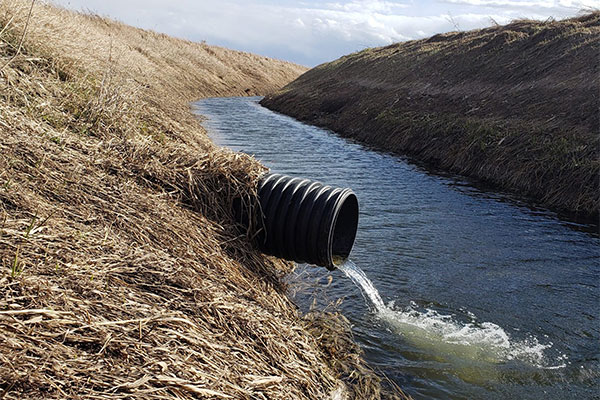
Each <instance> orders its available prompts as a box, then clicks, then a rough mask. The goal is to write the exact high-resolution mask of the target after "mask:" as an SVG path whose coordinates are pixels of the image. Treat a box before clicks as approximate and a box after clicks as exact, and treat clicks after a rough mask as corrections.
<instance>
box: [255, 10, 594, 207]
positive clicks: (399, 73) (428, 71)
mask: <svg viewBox="0 0 600 400" xmlns="http://www.w3.org/2000/svg"><path fill="white" fill-rule="evenodd" d="M599 45H600V13H592V14H588V15H586V16H582V17H580V18H573V19H568V20H563V21H548V22H536V21H517V22H514V23H511V24H509V25H506V26H495V27H491V28H487V29H483V30H475V31H470V32H453V33H448V34H440V35H436V36H433V37H431V38H429V39H425V40H419V41H410V42H405V43H398V44H394V45H391V46H387V47H382V48H373V49H367V50H364V51H361V52H358V53H354V54H350V55H348V56H345V57H342V58H340V59H338V60H336V61H333V62H331V63H328V64H323V65H320V66H318V67H316V68H314V69H312V70H310V71H308V72H307V73H305V74H304V75H302V76H301V77H299V78H298V79H297V80H295V81H294V82H292V83H290V84H289V85H287V86H286V87H285V88H284V89H282V90H281V91H280V92H278V93H276V94H275V95H273V96H269V97H267V98H266V99H264V100H263V103H262V104H263V105H266V106H267V107H269V108H272V109H274V110H276V111H280V112H283V113H286V114H289V115H292V116H294V117H296V118H299V119H301V120H303V121H306V122H309V123H312V124H315V125H320V126H325V127H328V128H330V129H332V130H334V131H336V132H339V133H340V134H341V135H343V136H348V137H352V138H355V139H358V140H360V141H363V142H366V143H369V144H371V145H374V146H375V147H378V148H380V149H383V150H386V151H395V152H398V153H402V154H410V155H413V156H415V157H416V158H419V159H421V160H425V161H428V162H431V163H434V164H436V165H438V166H440V167H442V168H444V169H447V170H452V171H455V172H459V173H462V174H465V175H469V176H473V177H476V178H480V179H483V180H486V181H488V182H491V183H493V184H495V185H497V186H500V187H503V188H507V189H510V190H513V191H515V192H517V193H521V194H524V195H527V196H531V197H533V198H535V199H537V200H538V201H540V202H542V203H544V204H546V205H548V206H550V207H553V208H555V209H558V210H567V211H572V212H576V213H579V214H581V215H588V216H589V215H594V214H595V215H597V213H598V210H599V208H600V189H599V173H600V154H599V137H600V135H599V134H600V124H599V118H600V117H599V115H600V114H599V113H598V108H599V100H598V96H599V93H600V86H599V79H600V69H599V63H600V62H599V60H600V57H599V52H600V50H599Z"/></svg>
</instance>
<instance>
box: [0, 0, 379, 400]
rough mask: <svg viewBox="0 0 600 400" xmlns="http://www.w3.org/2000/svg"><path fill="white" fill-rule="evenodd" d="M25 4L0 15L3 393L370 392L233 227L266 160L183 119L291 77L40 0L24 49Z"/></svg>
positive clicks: (273, 266) (356, 361) (338, 338)
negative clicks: (199, 103) (215, 101)
mask: <svg viewBox="0 0 600 400" xmlns="http://www.w3.org/2000/svg"><path fill="white" fill-rule="evenodd" d="M28 6H29V3H28V2H26V1H21V0H10V1H3V2H2V3H1V4H0V32H1V33H0V65H2V64H5V63H7V65H6V66H5V67H4V68H3V69H2V70H1V71H0V99H1V101H0V134H1V135H2V140H1V141H0V260H1V269H0V397H2V398H7V399H10V398H12V399H22V398H61V399H62V398H94V399H98V398H107V399H109V398H110V399H124V398H128V399H131V398H144V399H150V398H156V399H159V398H160V399H165V398H172V399H185V398H233V399H292V398H293V399H321V398H333V397H334V396H335V395H340V397H339V398H344V397H348V396H349V397H355V398H379V397H380V393H379V380H378V378H377V377H375V376H374V375H373V374H372V373H371V372H369V371H368V370H366V369H364V367H363V366H362V361H361V360H360V358H359V357H358V350H357V349H356V348H355V347H352V346H349V345H348V343H347V342H346V341H347V338H348V334H347V332H346V331H345V330H344V329H341V328H340V329H337V330H335V331H330V332H329V333H328V336H327V344H326V345H324V344H322V342H320V341H319V340H317V337H318V336H319V335H321V334H323V332H325V330H326V329H328V328H326V327H327V326H331V324H332V323H338V322H336V321H341V320H337V319H336V318H335V317H334V316H332V317H331V319H328V318H324V317H323V316H321V317H314V316H311V317H310V318H304V317H302V316H301V315H299V314H298V312H297V311H296V309H295V307H294V305H293V304H292V303H291V302H290V301H289V300H288V298H287V296H286V288H285V285H284V284H283V283H282V280H281V277H282V275H283V274H285V273H286V272H287V271H289V269H290V268H291V265H289V264H286V263H283V262H281V261H279V260H276V259H273V258H267V257H265V256H264V255H262V254H260V253H258V252H257V251H256V250H254V249H253V247H252V246H251V245H250V243H249V241H248V239H247V235H246V233H245V232H243V231H241V230H240V229H239V227H238V226H236V225H235V223H234V221H233V216H232V215H231V211H230V210H231V204H232V201H233V199H234V198H236V197H242V198H246V199H247V201H251V199H253V198H254V196H255V187H256V180H257V178H258V176H259V174H260V173H261V172H262V171H263V169H264V168H263V167H262V166H261V165H259V164H258V163H257V162H256V161H255V160H254V159H252V158H250V157H248V156H245V155H241V154H237V153H232V152H229V151H225V150H222V149H219V148H216V147H214V146H213V145H212V143H210V141H209V140H208V139H207V137H206V135H205V132H204V130H203V129H202V128H201V126H200V125H199V123H198V122H197V121H196V120H195V119H194V118H193V117H192V116H191V114H190V113H189V110H188V107H189V106H188V102H189V101H190V100H192V99H194V98H198V97H202V96H214V95H240V94H256V93H265V92H267V91H269V90H272V89H274V88H276V87H278V86H281V85H283V84H285V83H286V82H287V81H289V80H290V79H292V78H293V77H295V76H296V75H297V74H298V73H300V72H301V71H303V68H302V67H299V66H296V65H293V64H288V63H284V62H280V61H275V60H269V59H265V58H263V57H258V56H254V55H251V54H247V53H240V52H234V51H231V50H226V49H221V48H216V47H211V46H206V45H202V44H193V43H189V42H185V41H180V40H176V39H172V38H169V37H167V36H164V35H160V34H156V33H153V32H148V31H142V30H138V29H134V28H131V27H127V26H125V25H122V24H119V23H115V22H112V21H108V20H105V19H102V18H99V17H96V16H89V15H81V14H73V13H70V12H67V11H64V10H60V9H57V8H54V7H51V6H47V5H43V4H40V5H36V6H35V7H34V9H33V14H32V18H31V22H30V25H29V31H28V34H27V36H26V38H25V41H24V42H23V46H22V48H20V46H19V42H20V38H21V36H22V32H23V28H24V26H25V24H26V16H27V13H28ZM319 326H322V328H318V327H319ZM340 326H344V324H342V325H340ZM336 332H337V335H336V334H334V333H336ZM311 333H312V334H311ZM337 343H339V344H337ZM336 351H337V352H338V353H339V357H337V358H336V357H335V355H334V353H335V352H336ZM342 355H343V358H346V359H348V361H347V362H345V363H342V364H343V366H344V367H343V368H345V369H346V370H345V371H344V370H343V369H342V368H341V367H340V365H342V364H340V363H341V361H339V360H338V359H342ZM348 369H349V370H350V371H357V372H355V373H354V374H351V373H350V374H349V373H348Z"/></svg>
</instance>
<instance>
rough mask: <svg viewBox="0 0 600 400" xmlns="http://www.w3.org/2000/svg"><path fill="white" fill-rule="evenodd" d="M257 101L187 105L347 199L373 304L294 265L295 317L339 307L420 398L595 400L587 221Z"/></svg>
mask: <svg viewBox="0 0 600 400" xmlns="http://www.w3.org/2000/svg"><path fill="white" fill-rule="evenodd" d="M259 100H260V98H256V97H254V98H215V99H205V100H202V101H200V102H198V103H195V105H194V107H195V109H196V110H197V112H198V114H201V115H203V116H205V117H207V119H206V120H205V121H204V125H205V126H206V127H207V129H208V130H209V134H210V135H211V137H212V139H213V140H214V141H215V142H216V143H217V144H219V145H222V146H225V147H229V148H231V149H234V150H237V151H243V152H245V153H249V154H253V155H255V156H256V158H258V159H259V160H261V161H262V162H263V163H264V164H265V165H266V166H268V167H270V168H271V169H272V171H273V172H278V173H284V174H289V175H295V176H301V177H307V178H311V179H317V180H320V181H322V182H326V183H330V184H334V185H338V186H344V187H351V188H352V189H353V190H354V191H355V192H356V194H357V196H358V198H359V202H360V206H361V215H360V223H359V231H358V236H357V240H356V244H355V247H354V250H353V253H352V254H351V259H352V260H353V262H354V263H355V265H356V267H357V268H358V271H360V272H362V273H364V279H367V280H368V281H369V282H371V285H372V288H373V290H375V291H376V292H377V296H378V297H379V298H380V299H381V302H379V301H373V298H375V299H377V297H370V296H372V295H373V293H371V294H369V293H366V292H365V290H364V286H361V283H360V280H361V279H363V278H362V277H361V276H360V272H352V273H356V274H357V275H356V276H355V277H354V278H357V279H358V280H356V279H354V281H355V282H357V284H356V285H355V284H354V283H353V279H349V278H348V277H350V278H352V276H351V273H349V272H347V271H341V270H338V271H334V272H329V271H327V270H326V269H324V268H314V267H311V266H305V265H301V266H299V267H298V268H297V272H296V274H295V275H294V276H293V277H290V280H291V283H292V290H291V293H290V294H291V295H292V296H293V297H294V298H295V300H296V302H297V304H298V305H299V307H300V308H301V309H303V310H308V309H309V308H310V307H317V308H324V307H327V306H328V305H329V304H330V303H331V302H333V301H335V300H337V299H339V298H341V299H343V302H342V303H341V305H340V306H339V309H340V311H341V312H342V313H343V314H344V315H345V316H346V317H348V318H349V319H350V321H351V322H352V324H353V332H354V334H355V338H356V340H357V341H358V342H359V343H360V345H361V347H362V348H363V349H364V351H365V358H366V359H367V360H368V361H369V362H370V363H371V364H372V365H373V366H374V367H376V368H377V369H380V370H382V371H383V372H384V373H385V374H386V375H387V376H388V377H390V379H392V380H393V381H395V382H396V383H398V384H399V385H400V386H401V387H402V388H403V389H405V390H406V391H407V392H408V393H409V394H411V395H412V396H413V397H414V398H416V399H420V398H423V399H424V398H444V399H446V398H447V399H487V398H513V397H514V398H522V399H537V398H545V399H563V398H582V399H587V398H590V399H591V398H597V396H598V393H599V390H600V386H599V384H598V383H597V381H598V380H599V378H600V376H599V375H600V373H599V370H600V348H599V347H600V319H599V310H600V288H599V278H600V262H599V259H600V238H599V235H598V226H597V225H593V224H590V223H582V222H574V221H572V220H567V219H564V218H560V217H559V216H557V215H556V214H554V213H553V212H550V211H548V210H546V209H543V208H539V207H536V206H535V205H534V204H532V203H530V202H527V201H524V200H523V199H517V198H514V197H511V196H510V195H507V194H504V193H500V192H497V191H490V190H486V189H482V188H481V186H480V185H478V184H477V183H476V182H473V181H469V180H467V179H465V178H463V177H460V176H454V175H447V174H442V173H440V172H439V171H434V172H432V171H431V170H428V169H426V168H424V167H422V166H419V165H416V164H415V163H413V162H410V161H409V160H407V159H404V158H402V157H398V156H393V155H389V154H385V153H381V152H376V151H372V150H370V149H368V148H366V147H364V146H362V145H360V144H357V143H353V142H351V141H348V140H346V139H343V138H340V137H337V136H335V135H334V134H333V133H331V132H329V131H326V130H323V129H320V128H316V127H313V126H309V125H305V124H302V123H300V122H298V121H296V120H294V119H292V118H289V117H287V116H283V115H279V114H276V113H273V112H271V111H269V110H267V109H265V108H263V107H261V106H260V105H259V104H258V101H259ZM344 272H346V273H344ZM346 275H348V277H347V276H346ZM330 276H331V277H332V278H333V279H331V278H330ZM364 279H363V281H364ZM367 286H368V285H367ZM369 290H370V289H369Z"/></svg>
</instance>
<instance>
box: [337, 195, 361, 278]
mask: <svg viewBox="0 0 600 400" xmlns="http://www.w3.org/2000/svg"><path fill="white" fill-rule="evenodd" d="M357 229H358V199H357V198H356V195H355V194H354V193H352V192H351V191H349V193H348V195H347V196H345V197H344V198H343V199H342V201H341V205H340V207H339V212H338V213H337V216H336V217H335V219H334V221H333V235H332V239H331V241H332V242H331V254H332V261H333V264H334V266H335V265H340V264H342V263H343V262H344V261H345V260H346V259H347V258H348V256H349V255H350V251H352V246H353V245H354V239H355V238H356V231H357Z"/></svg>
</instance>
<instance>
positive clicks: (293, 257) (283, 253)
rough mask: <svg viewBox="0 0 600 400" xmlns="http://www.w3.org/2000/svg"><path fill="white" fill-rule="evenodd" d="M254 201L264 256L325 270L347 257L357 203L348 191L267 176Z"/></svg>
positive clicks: (320, 184) (352, 243) (277, 176)
mask: <svg viewBox="0 0 600 400" xmlns="http://www.w3.org/2000/svg"><path fill="white" fill-rule="evenodd" d="M258 198H259V202H260V207H261V209H262V217H263V219H262V222H263V229H262V230H261V232H260V234H259V236H258V240H259V246H260V248H261V250H262V251H263V252H265V253H267V254H271V255H274V256H277V257H280V258H284V259H287V260H290V261H296V262H298V263H308V264H316V265H320V266H323V267H327V268H328V269H335V266H336V265H340V264H341V263H342V262H343V261H344V260H345V259H346V258H348V256H349V255H350V251H351V250H352V246H353V245H354V239H355V237H356V230H357V227H358V199H357V198H356V195H355V194H354V192H353V191H352V190H351V189H348V188H345V189H343V188H336V187H332V186H327V185H323V184H322V183H320V182H315V181H311V180H308V179H302V178H293V177H291V176H286V175H280V174H266V175H265V176H264V177H263V178H262V180H261V181H260V183H259V187H258Z"/></svg>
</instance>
